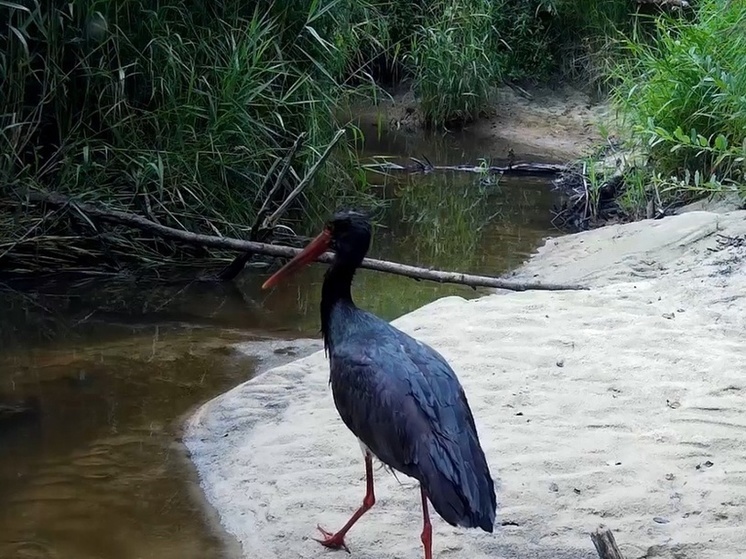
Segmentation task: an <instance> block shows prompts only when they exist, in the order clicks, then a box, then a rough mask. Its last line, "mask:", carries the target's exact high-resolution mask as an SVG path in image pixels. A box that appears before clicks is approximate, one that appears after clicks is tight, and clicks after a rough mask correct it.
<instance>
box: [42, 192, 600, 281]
mask: <svg viewBox="0 0 746 559" xmlns="http://www.w3.org/2000/svg"><path fill="white" fill-rule="evenodd" d="M28 199H29V200H30V201H34V202H42V203H45V204H47V205H50V206H54V207H65V206H70V207H72V208H74V209H75V210H76V211H77V212H78V213H80V214H81V215H83V216H85V218H86V219H90V218H96V219H99V220H101V221H106V222H109V223H116V224H119V225H125V226H128V227H133V228H136V229H140V230H142V231H147V232H148V233H152V234H154V235H156V236H159V237H161V238H164V239H171V240H173V241H179V242H182V243H186V244H191V245H197V246H202V247H207V248H217V249H226V250H235V251H239V252H242V253H247V252H251V253H256V254H263V255H267V256H277V257H284V258H292V257H293V256H295V255H296V254H298V253H299V252H300V251H301V249H299V248H294V247H290V246H283V245H276V244H267V243H260V242H256V241H244V240H241V239H234V238H231V237H216V236H213V235H204V234H201V233H193V232H191V231H184V230H181V229H174V228H172V227H167V226H165V225H161V224H160V223H156V222H154V221H151V220H149V219H146V218H144V217H142V216H139V215H135V214H131V213H127V212H122V211H118V210H111V209H104V208H101V207H98V206H94V205H92V204H86V203H81V202H76V201H74V200H72V199H70V198H68V197H66V196H63V195H61V194H54V193H51V194H39V193H30V194H29V195H28ZM332 259H333V255H332V254H331V253H329V252H327V253H325V254H323V255H321V256H320V257H319V258H317V261H318V262H324V263H329V262H331V261H332ZM361 267H362V268H367V269H369V270H378V271H379V272H387V273H390V274H396V275H400V276H406V277H410V278H413V279H416V280H423V279H424V280H430V281H435V282H439V283H454V284H459V285H467V286H469V287H472V288H477V287H492V288H497V289H507V290H510V291H528V290H542V291H563V290H583V289H587V288H586V287H582V286H578V285H566V284H553V283H532V282H515V281H509V280H504V279H500V278H496V277H489V276H477V275H472V274H463V273H460V272H446V271H440V270H432V269H428V268H419V267H417V266H409V265H406V264H399V263H397V262H389V261H386V260H375V259H372V258H366V259H364V260H363V262H362V265H361Z"/></svg>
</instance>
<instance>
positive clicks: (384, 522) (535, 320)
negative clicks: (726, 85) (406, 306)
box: [185, 211, 746, 559]
mask: <svg viewBox="0 0 746 559" xmlns="http://www.w3.org/2000/svg"><path fill="white" fill-rule="evenodd" d="M716 232H719V233H722V234H726V235H746V211H741V212H731V213H727V214H715V213H707V212H692V213H686V214H683V215H680V216H676V217H670V218H666V219H663V220H661V221H646V222H640V223H635V224H630V225H624V226H612V227H607V228H604V229H600V230H596V231H592V232H587V233H582V234H578V235H573V236H569V237H565V238H562V239H559V240H552V241H549V243H548V244H547V246H545V247H544V248H543V249H542V250H541V251H540V254H539V255H537V256H536V257H535V258H533V259H532V260H531V261H530V262H529V263H528V264H527V265H526V266H525V267H524V268H523V269H521V270H520V271H519V272H518V273H517V274H516V276H517V277H526V278H530V277H532V276H534V275H537V276H539V277H540V278H542V279H545V280H547V281H550V280H551V281H577V282H583V283H584V284H586V285H589V286H592V289H591V290H590V291H579V292H554V293H545V292H527V293H509V292H500V293H496V294H494V295H490V296H488V297H484V298H481V299H478V300H473V301H465V300H463V299H461V298H457V297H449V298H446V299H442V300H439V301H436V302H434V303H432V304H430V305H428V306H426V307H424V308H421V309H419V310H417V311H415V312H413V313H410V314H409V315H406V316H404V317H401V318H400V319H398V320H396V321H395V322H394V323H395V324H396V325H397V326H398V327H400V328H402V329H403V330H405V331H407V332H410V333H412V334H414V335H415V336H417V337H418V338H420V339H422V340H423V341H426V342H427V343H429V344H431V345H432V346H433V347H435V348H436V349H437V350H439V351H440V352H442V353H443V355H444V356H445V357H446V358H447V359H449V361H450V362H451V364H452V365H453V367H454V369H455V370H456V372H457V374H458V375H459V377H460V378H461V381H462V383H463V385H464V388H465V390H466V393H467V395H468V398H469V400H470V402H471V405H472V409H473V411H474V415H475V417H476V421H477V427H478V429H479V433H480V436H481V440H482V444H483V447H484V449H485V452H486V454H487V458H488V460H489V462H490V467H491V468H492V472H493V475H494V476H495V477H496V481H497V488H498V520H497V528H496V530H495V533H494V534H486V533H484V532H481V531H477V530H464V529H455V528H452V527H450V526H448V525H447V524H445V522H443V521H442V520H441V519H440V518H437V517H436V519H435V520H434V522H433V526H434V533H433V551H434V556H435V557H436V558H454V559H482V558H487V557H490V558H521V559H525V558H546V559H550V558H551V559H570V558H572V559H583V558H594V557H596V553H595V550H594V549H593V546H592V544H591V541H590V539H589V537H588V533H589V532H590V531H592V530H593V529H595V528H596V527H597V526H598V525H599V524H600V523H605V524H606V525H608V526H609V527H610V528H612V529H613V530H614V532H615V535H616V539H617V541H618V543H619V544H620V547H621V549H622V551H623V552H624V553H625V555H626V557H627V558H628V559H634V558H637V557H641V556H645V557H671V558H673V557H676V558H679V559H710V558H713V559H714V558H718V559H729V558H734V559H735V558H737V557H738V558H740V557H745V556H746V518H745V516H746V341H745V338H744V334H745V333H746V246H741V247H735V246H731V247H727V248H724V249H722V250H719V251H715V252H713V251H710V250H708V249H709V248H716V247H717V242H716V240H717V239H716V235H715V233H716ZM560 365H561V366H560ZM327 380H328V365H327V362H326V360H325V358H324V355H323V353H322V352H318V353H315V354H313V355H311V356H310V357H307V358H305V359H302V360H299V361H296V362H293V363H291V364H289V365H286V366H283V367H280V368H277V369H274V370H271V371H269V372H267V373H266V374H264V375H262V376H260V377H259V378H257V379H255V380H253V381H250V382H247V383H245V384H243V385H241V386H238V387H237V388H235V389H234V390H232V391H230V392H228V393H226V394H224V395H222V396H220V397H218V398H216V399H215V400H212V401H210V402H208V403H207V404H206V405H205V406H203V407H202V408H201V409H200V410H199V411H198V412H197V413H196V414H195V415H194V416H193V417H192V418H191V420H190V421H189V423H188V425H187V429H186V432H187V433H186V434H187V436H186V438H185V440H186V442H187V445H188V447H189V450H190V451H191V453H192V459H193V460H194V462H195V463H196V466H197V469H198V471H199V473H200V477H201V481H202V485H203V488H204V490H205V492H206V495H207V497H208V499H209V501H210V502H211V503H212V504H213V505H214V506H215V507H216V509H217V511H218V513H219V516H220V518H221V522H222V523H223V525H224V527H225V528H226V529H227V530H228V531H229V532H230V533H232V534H234V535H235V536H236V537H237V539H238V540H239V541H240V542H241V544H242V545H243V549H244V553H245V556H246V557H250V558H257V559H259V558H261V559H275V558H277V559H293V558H298V557H301V558H310V557H338V558H342V557H346V556H347V555H346V554H345V553H344V552H333V551H327V550H324V549H323V548H322V547H321V546H319V544H317V543H316V542H314V541H313V540H311V539H310V537H316V536H317V534H316V533H315V527H316V524H317V523H320V524H321V525H322V526H324V527H325V528H327V529H330V530H336V529H337V528H339V527H340V526H341V525H342V524H343V523H344V522H345V521H346V520H347V518H348V516H349V515H350V514H351V513H352V512H353V511H354V510H355V509H356V508H357V507H358V506H359V505H360V503H361V501H362V497H363V495H364V492H365V487H364V481H363V479H364V476H363V463H362V455H361V452H360V449H359V447H358V444H357V441H356V440H355V438H354V437H353V435H352V434H351V433H350V432H349V431H348V430H347V429H346V428H345V427H344V425H343V424H342V422H341V420H340V419H339V418H338V416H337V413H336V410H335V409H334V405H333V402H332V398H331V394H330V391H329V387H328V385H327ZM376 476H377V478H376V481H377V495H376V496H377V499H378V500H377V503H376V506H375V507H374V508H373V509H372V510H371V511H370V512H369V513H368V514H367V515H365V516H364V517H363V519H362V520H361V521H360V522H359V523H358V524H357V525H356V526H355V527H354V528H353V529H352V531H351V532H350V533H349V535H348V537H347V543H348V545H349V547H350V550H351V552H352V555H351V557H353V558H354V559H393V558H406V559H415V558H421V557H422V550H421V545H420V541H419V534H420V530H421V516H420V514H421V513H420V508H419V500H418V497H419V493H418V490H417V487H416V485H415V484H414V483H413V482H412V480H410V479H408V478H406V477H404V476H400V480H401V482H402V483H403V485H399V483H397V481H396V480H395V479H394V478H393V476H392V475H390V474H389V473H386V472H385V471H383V470H380V469H379V470H377V472H376ZM503 522H509V523H516V524H517V526H513V525H505V526H502V525H501V524H502V523H503Z"/></svg>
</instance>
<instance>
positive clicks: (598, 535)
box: [591, 524, 624, 559]
mask: <svg viewBox="0 0 746 559" xmlns="http://www.w3.org/2000/svg"><path fill="white" fill-rule="evenodd" d="M591 541H592V542H593V545H594V546H595V548H596V552H598V558H599V559H624V555H622V552H621V551H619V547H618V546H617V544H616V540H615V539H614V534H612V532H611V530H609V529H608V528H607V527H606V526H604V525H603V524H601V526H599V527H598V528H596V531H595V532H593V533H592V534H591Z"/></svg>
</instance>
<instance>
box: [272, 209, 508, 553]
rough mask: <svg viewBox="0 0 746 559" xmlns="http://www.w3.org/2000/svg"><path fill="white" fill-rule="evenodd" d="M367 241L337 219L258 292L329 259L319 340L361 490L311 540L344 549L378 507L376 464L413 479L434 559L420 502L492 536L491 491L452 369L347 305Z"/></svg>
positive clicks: (357, 219) (354, 215)
mask: <svg viewBox="0 0 746 559" xmlns="http://www.w3.org/2000/svg"><path fill="white" fill-rule="evenodd" d="M370 240H371V226H370V222H369V221H368V219H367V218H366V217H365V215H364V214H362V213H360V212H357V211H354V210H344V211H339V212H337V213H336V214H334V216H333V217H332V219H331V220H329V221H328V222H327V223H326V225H325V227H324V229H323V231H322V232H321V233H320V234H319V235H318V236H317V237H316V238H315V239H314V240H313V241H311V243H310V244H309V245H308V246H307V247H306V248H305V249H304V250H303V251H301V252H300V253H298V254H297V255H296V256H295V258H293V259H292V260H290V261H289V262H288V263H287V264H285V266H283V267H282V268H281V269H280V270H278V271H277V272H276V273H275V274H274V275H273V276H272V277H270V278H269V279H268V280H267V281H266V282H265V283H264V285H263V286H262V288H263V289H267V288H269V287H272V286H274V285H276V284H277V283H278V282H279V281H280V280H281V279H282V278H284V277H286V276H288V275H289V274H291V273H292V272H294V271H297V270H298V269H300V268H302V267H303V266H305V265H307V264H310V263H311V262H313V261H314V260H316V258H317V257H318V256H319V255H321V254H323V253H324V252H326V251H327V250H328V249H331V250H332V251H333V252H334V253H335V257H334V261H333V263H332V265H331V266H330V267H329V269H328V270H327V272H326V275H325V278H324V283H323V287H322V291H321V333H322V336H323V340H324V349H325V352H326V354H327V356H328V358H329V364H330V378H329V383H330V385H331V389H332V395H333V398H334V404H335V406H336V408H337V411H338V412H339V415H340V416H341V418H342V421H343V422H344V423H345V425H347V427H348V428H349V429H350V430H351V431H352V432H353V434H354V435H355V436H356V437H357V438H358V439H359V441H360V445H361V447H362V449H363V454H364V457H365V475H366V485H367V491H366V493H365V498H364V499H363V504H362V506H361V507H360V508H359V509H358V510H357V511H356V512H355V514H353V515H352V518H350V520H349V521H348V522H347V524H345V525H344V526H343V527H342V528H341V529H340V530H339V531H338V532H336V533H331V532H327V531H326V530H324V529H323V528H321V526H319V527H318V529H319V531H320V532H321V533H322V534H323V536H324V538H323V539H320V540H316V541H318V542H320V543H321V544H322V545H324V546H326V547H328V548H332V549H340V548H342V549H345V550H346V551H349V550H348V549H347V546H346V545H345V541H344V538H345V535H346V534H347V532H348V531H349V530H350V528H352V526H353V525H354V524H355V522H357V521H358V519H359V518H360V517H361V516H362V515H363V514H365V512H366V511H368V510H369V509H370V508H371V507H372V506H373V505H374V503H375V501H376V498H375V493H374V490H373V464H372V458H373V456H375V457H376V458H377V459H378V460H380V461H381V462H383V464H385V465H386V466H388V467H390V468H393V469H394V470H397V471H399V472H402V473H403V474H405V475H407V476H410V477H412V478H414V479H416V480H417V481H419V484H420V493H421V497H422V515H423V529H422V534H421V540H422V544H423V546H424V549H425V559H432V526H431V524H430V516H429V513H428V505H427V501H428V499H429V500H430V502H431V503H432V505H433V507H434V508H435V510H436V511H437V512H438V514H439V515H440V516H441V517H442V518H443V519H444V520H445V521H446V522H448V523H449V524H450V525H452V526H462V527H466V528H477V527H479V528H481V529H482V530H484V531H486V532H492V530H493V526H494V523H495V509H496V497H495V489H494V484H493V480H492V477H491V475H490V470H489V467H488V465H487V460H486V459H485V456H484V452H483V450H482V448H481V446H480V443H479V437H478V436H477V429H476V427H475V425H474V418H473V416H472V413H471V409H470V408H469V403H468V401H467V399H466V394H465V393H464V390H463V388H462V387H461V384H460V382H459V380H458V378H457V377H456V374H455V373H454V372H453V369H451V367H450V365H448V363H447V362H446V360H445V359H444V358H443V357H442V356H441V355H440V354H439V353H438V352H437V351H435V350H434V349H433V348H431V347H430V346H428V345H426V344H424V343H423V342H420V341H418V340H416V339H414V338H412V337H411V336H409V335H407V334H405V333H404V332H402V331H400V330H398V329H397V328H395V327H394V326H392V325H391V324H389V323H388V322H386V321H385V320H382V319H380V318H379V317H377V316H375V315H374V314H371V313H369V312H367V311H365V310H363V309H359V308H358V307H357V306H355V303H354V302H353V301H352V296H351V293H350V288H351V285H352V279H353V276H354V274H355V271H356V269H357V268H358V267H359V266H360V263H361V262H362V261H363V258H364V257H365V255H366V254H367V252H368V249H369V247H370Z"/></svg>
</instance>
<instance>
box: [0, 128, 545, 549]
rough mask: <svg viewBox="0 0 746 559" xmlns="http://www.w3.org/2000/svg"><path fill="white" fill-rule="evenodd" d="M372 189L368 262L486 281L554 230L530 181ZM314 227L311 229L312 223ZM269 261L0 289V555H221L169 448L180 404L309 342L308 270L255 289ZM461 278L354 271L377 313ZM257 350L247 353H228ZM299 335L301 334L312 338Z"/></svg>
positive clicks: (423, 179) (449, 147)
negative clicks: (199, 272)
mask: <svg viewBox="0 0 746 559" xmlns="http://www.w3.org/2000/svg"><path fill="white" fill-rule="evenodd" d="M368 132H369V133H368V141H367V144H366V146H365V148H364V154H365V155H367V156H373V155H390V156H395V157H398V158H399V160H402V158H405V157H408V156H421V155H422V154H423V153H424V154H425V155H427V156H428V157H429V158H430V159H432V160H434V161H437V162H438V163H455V164H457V163H474V162H475V161H476V157H475V154H478V153H479V151H480V150H481V149H482V148H481V147H480V146H479V145H471V144H463V143H459V141H458V140H442V141H438V142H436V141H434V140H433V139H432V138H431V139H429V140H427V141H426V142H425V143H423V140H421V139H419V140H418V139H416V138H413V137H411V136H408V135H402V136H396V135H394V136H388V137H387V138H383V139H381V140H380V141H378V140H376V138H375V135H371V134H370V131H368ZM371 180H372V181H375V182H377V183H378V184H379V185H380V192H382V193H383V194H384V196H385V200H386V209H385V211H381V212H379V213H378V214H377V216H376V217H377V221H378V223H377V227H376V230H375V237H374V241H373V246H372V249H371V254H370V256H372V257H377V258H385V259H389V260H397V261H401V262H406V263H410V264H415V265H421V266H432V267H437V268H442V269H451V270H461V271H467V272H474V273H484V274H491V275H496V274H500V273H502V272H504V271H507V270H509V269H511V268H513V267H514V266H516V265H518V264H519V263H520V262H521V261H522V260H524V259H525V258H527V257H528V256H529V254H530V253H531V252H532V251H533V250H534V249H535V248H536V246H537V245H538V244H539V243H540V242H541V239H542V238H543V237H544V236H546V235H547V234H548V233H550V232H552V229H551V226H550V223H549V209H550V207H551V205H552V198H551V194H550V193H549V189H548V187H547V184H546V183H545V182H544V181H533V182H532V181H527V180H525V179H523V180H520V181H516V180H512V181H511V180H501V181H500V182H499V183H497V184H494V183H483V182H480V180H479V176H478V175H474V174H468V173H455V172H454V173H433V174H428V175H422V174H420V175H411V176H407V175H400V176H398V177H383V176H380V175H375V176H373V175H372V176H371ZM319 225H321V224H319ZM270 271H271V270H263V271H257V270H247V272H246V273H244V274H243V275H242V276H241V277H240V278H239V279H238V281H236V282H235V284H230V285H219V284H211V283H200V282H182V283H176V282H174V283H171V284H166V283H164V282H158V283H145V282H143V281H142V280H138V279H117V280H101V279H99V280H92V281H91V280H87V281H77V282H75V283H71V282H69V281H64V282H58V281H51V280H50V281H48V282H45V283H44V282H41V283H37V284H35V285H29V284H25V285H21V286H7V285H6V286H2V285H0V344H1V346H2V348H3V352H2V355H0V410H1V409H2V407H1V406H2V405H3V404H5V405H6V406H8V408H7V409H10V408H9V406H15V407H16V408H17V409H21V408H23V409H24V410H25V411H24V412H23V413H17V414H15V415H14V416H13V418H12V419H8V417H9V416H7V415H6V416H3V414H2V413H1V412H0V557H3V558H4V557H9V558H10V557H13V558H15V557H18V558H25V557H29V558H30V557H34V558H36V557H60V558H73V557H74V558H75V559H88V558H94V557H96V558H98V557H106V558H107V559H109V558H114V559H116V558H120V557H121V558H123V559H124V558H128V559H129V558H135V557H137V558H151V557H152V558H158V559H170V558H174V559H175V558H179V559H190V558H195V559H196V558H200V559H202V558H214V557H221V556H230V555H231V553H232V552H233V550H232V549H231V547H230V545H229V544H230V541H229V540H225V539H223V535H222V534H221V532H220V531H219V530H217V529H214V527H213V526H212V525H211V524H210V522H208V519H207V518H206V517H205V509H204V507H203V504H202V503H201V502H200V500H199V499H198V498H196V497H195V495H194V493H193V490H194V485H193V483H192V482H193V480H192V481H190V475H191V474H190V469H189V468H188V467H187V466H186V465H185V462H184V460H183V458H184V457H183V455H182V449H181V446H180V445H179V444H178V443H177V442H176V439H175V434H176V433H177V430H178V429H177V426H178V420H179V418H180V417H182V415H183V414H184V413H186V412H187V411H188V410H189V409H190V408H191V407H192V406H195V405H197V404H199V403H200V402H203V401H204V400H206V399H208V398H210V397H212V396H214V395H216V394H218V393H220V392H222V391H224V390H226V389H228V388H230V387H232V386H235V385H236V384H238V383H240V382H242V381H243V380H245V379H248V378H250V377H251V375H252V374H254V372H255V371H256V370H257V368H258V367H259V368H264V367H270V366H272V365H274V364H277V363H280V362H282V361H283V360H290V359H292V358H295V357H297V356H300V355H304V354H307V353H308V352H310V351H312V350H314V349H315V348H317V347H318V342H317V341H315V342H312V343H309V342H308V341H304V340H303V339H301V338H302V337H306V336H314V337H315V336H316V335H317V332H318V299H319V291H320V289H319V288H320V283H321V281H322V278H323V273H324V267H322V266H311V267H309V268H307V269H306V270H304V271H303V272H301V273H299V274H298V275H297V276H295V277H293V278H291V279H290V280H289V281H288V282H287V283H285V284H283V285H281V286H279V287H278V288H276V289H274V290H272V291H271V292H263V291H261V289H260V286H261V283H262V282H263V281H264V279H266V277H267V276H268V274H269V273H270ZM453 294H456V295H461V296H464V297H474V296H477V295H478V294H479V293H478V292H476V291H474V290H472V289H470V288H467V287H462V286H454V285H439V284H435V283H431V282H415V281H413V280H411V279H408V278H403V277H397V276H391V275H384V274H381V273H378V272H373V271H368V270H362V271H360V272H359V274H358V277H357V280H356V283H355V286H354V296H355V298H356V300H357V302H358V304H360V305H361V306H363V307H365V308H367V309H370V310H371V311H373V312H375V313H377V314H379V315H380V316H382V317H384V318H387V319H392V318H395V317H397V316H400V315H401V314H404V313H406V312H408V311H410V310H412V309H414V308H417V307H419V306H421V305H423V304H426V303H428V302H430V301H432V300H434V299H437V298H439V297H442V296H446V295H453ZM247 341H249V342H252V343H254V344H255V353H256V355H257V356H259V357H251V356H248V355H246V354H243V353H241V352H238V351H235V350H233V349H231V348H232V347H233V344H236V343H239V342H247ZM313 344H315V345H313Z"/></svg>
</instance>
